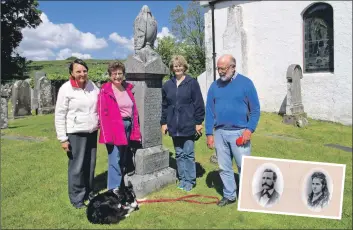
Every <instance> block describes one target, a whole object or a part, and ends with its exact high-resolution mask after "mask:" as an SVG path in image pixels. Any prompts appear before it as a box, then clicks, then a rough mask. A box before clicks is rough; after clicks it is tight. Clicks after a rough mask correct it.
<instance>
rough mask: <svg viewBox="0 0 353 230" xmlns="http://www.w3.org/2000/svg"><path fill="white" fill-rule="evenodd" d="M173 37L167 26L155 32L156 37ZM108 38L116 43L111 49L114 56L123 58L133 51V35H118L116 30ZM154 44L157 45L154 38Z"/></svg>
mask: <svg viewBox="0 0 353 230" xmlns="http://www.w3.org/2000/svg"><path fill="white" fill-rule="evenodd" d="M168 36H169V37H174V36H173V34H172V33H171V32H170V31H169V29H168V27H163V28H162V30H161V31H160V32H159V33H157V38H164V37H168ZM109 40H111V41H112V42H114V43H116V44H117V45H118V46H117V47H116V49H115V50H114V51H113V56H114V58H118V59H125V58H126V57H127V56H128V55H129V54H131V53H132V51H134V37H133V36H131V37H130V38H127V37H124V36H121V35H119V34H118V33H117V32H114V33H111V34H110V35H109ZM154 46H155V47H157V46H158V41H157V39H156V41H155V43H154Z"/></svg>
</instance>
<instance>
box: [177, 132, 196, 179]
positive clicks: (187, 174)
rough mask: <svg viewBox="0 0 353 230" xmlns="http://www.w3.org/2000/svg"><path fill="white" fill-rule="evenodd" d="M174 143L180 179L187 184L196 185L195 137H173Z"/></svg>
mask: <svg viewBox="0 0 353 230" xmlns="http://www.w3.org/2000/svg"><path fill="white" fill-rule="evenodd" d="M173 144H174V148H175V159H176V163H177V168H178V174H179V180H180V181H181V182H182V183H184V184H185V185H186V184H191V185H195V183H196V165H195V151H194V137H193V136H192V137H173Z"/></svg>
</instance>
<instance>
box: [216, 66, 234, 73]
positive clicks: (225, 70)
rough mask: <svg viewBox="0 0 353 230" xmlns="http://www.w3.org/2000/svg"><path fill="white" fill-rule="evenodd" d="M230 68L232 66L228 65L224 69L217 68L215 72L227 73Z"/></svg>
mask: <svg viewBox="0 0 353 230" xmlns="http://www.w3.org/2000/svg"><path fill="white" fill-rule="evenodd" d="M230 67H234V65H229V66H228V67H225V68H221V67H217V68H216V70H217V71H218V72H219V71H222V72H227V71H228V70H229V68H230Z"/></svg>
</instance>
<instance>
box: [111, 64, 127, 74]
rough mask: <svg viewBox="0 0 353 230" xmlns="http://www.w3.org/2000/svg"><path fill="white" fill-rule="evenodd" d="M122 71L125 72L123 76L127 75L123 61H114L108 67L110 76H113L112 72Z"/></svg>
mask: <svg viewBox="0 0 353 230" xmlns="http://www.w3.org/2000/svg"><path fill="white" fill-rule="evenodd" d="M117 69H121V70H122V71H123V74H124V75H125V65H124V63H122V62H121V61H114V62H111V63H109V65H108V73H109V76H110V75H111V74H112V71H114V70H117Z"/></svg>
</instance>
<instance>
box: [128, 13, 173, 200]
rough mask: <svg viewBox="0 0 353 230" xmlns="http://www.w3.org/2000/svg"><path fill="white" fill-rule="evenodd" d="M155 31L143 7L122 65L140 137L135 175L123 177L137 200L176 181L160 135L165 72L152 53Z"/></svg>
mask: <svg viewBox="0 0 353 230" xmlns="http://www.w3.org/2000/svg"><path fill="white" fill-rule="evenodd" d="M156 31H157V22H156V21H155V19H154V18H153V16H152V13H151V11H150V9H149V8H148V6H143V7H142V9H141V11H140V13H139V15H138V16H137V17H136V20H135V23H134V38H135V54H133V55H130V56H129V57H128V59H127V61H126V63H125V65H126V78H127V81H129V82H130V83H132V84H134V85H135V87H134V94H135V98H136V104H137V108H138V111H139V121H140V129H141V134H142V148H140V149H138V150H137V151H136V154H135V155H136V156H135V164H136V166H135V174H134V175H132V176H125V183H126V184H127V183H128V182H131V183H132V185H133V186H134V191H135V193H136V196H137V197H138V198H141V197H144V196H146V195H147V194H149V193H151V192H153V191H156V190H158V189H160V188H162V187H164V186H165V185H167V184H170V183H175V181H176V171H175V170H174V169H172V168H170V167H169V150H168V149H166V148H164V147H163V145H162V134H161V132H160V124H159V121H160V117H161V111H162V110H161V104H162V94H161V88H162V78H163V77H164V76H165V75H167V74H168V73H169V70H168V68H167V67H166V66H165V65H164V64H163V62H162V59H161V57H160V56H159V55H158V54H157V53H156V52H155V51H154V50H153V44H154V41H155V39H156V35H157V34H156Z"/></svg>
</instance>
